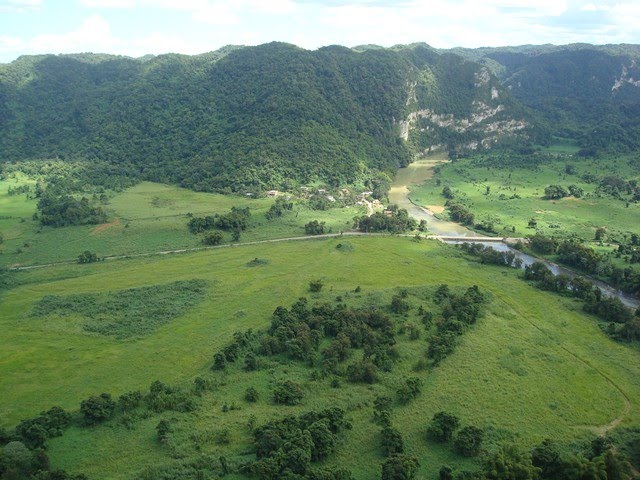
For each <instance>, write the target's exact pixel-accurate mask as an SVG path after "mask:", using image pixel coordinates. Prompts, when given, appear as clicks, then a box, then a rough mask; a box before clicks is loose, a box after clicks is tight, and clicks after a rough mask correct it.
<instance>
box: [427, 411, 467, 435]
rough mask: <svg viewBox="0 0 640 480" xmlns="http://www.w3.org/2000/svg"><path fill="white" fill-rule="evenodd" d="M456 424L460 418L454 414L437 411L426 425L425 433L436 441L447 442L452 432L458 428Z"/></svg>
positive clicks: (458, 423)
mask: <svg viewBox="0 0 640 480" xmlns="http://www.w3.org/2000/svg"><path fill="white" fill-rule="evenodd" d="M458 425H460V420H459V419H458V417H456V416H455V415H452V414H450V413H447V412H438V413H436V414H435V415H434V416H433V418H432V419H431V423H429V426H428V427H427V435H428V436H429V438H431V439H433V440H435V441H436V442H448V441H449V440H451V438H452V437H453V432H454V431H455V430H456V429H457V428H458Z"/></svg>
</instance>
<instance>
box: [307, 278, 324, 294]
mask: <svg viewBox="0 0 640 480" xmlns="http://www.w3.org/2000/svg"><path fill="white" fill-rule="evenodd" d="M322 287H324V283H322V280H321V279H318V280H312V281H311V282H309V291H310V292H313V293H317V292H319V291H320V290H322Z"/></svg>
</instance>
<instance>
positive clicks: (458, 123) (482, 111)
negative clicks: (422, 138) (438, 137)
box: [399, 101, 529, 150]
mask: <svg viewBox="0 0 640 480" xmlns="http://www.w3.org/2000/svg"><path fill="white" fill-rule="evenodd" d="M473 107H474V108H473V110H474V111H473V113H472V114H471V115H469V116H468V117H464V118H456V117H455V116H454V115H452V114H438V113H435V112H434V111H433V110H430V109H428V108H426V109H422V110H417V111H415V112H411V113H409V115H407V118H406V120H403V121H401V122H399V123H400V136H401V137H402V138H403V139H404V140H409V134H410V131H411V130H413V129H414V128H415V124H416V123H417V122H418V120H420V119H424V120H426V121H427V122H428V123H429V124H431V125H430V126H426V127H423V128H420V129H419V131H420V132H427V131H429V130H430V128H432V127H439V128H445V129H449V130H452V131H455V132H458V133H464V132H468V131H470V130H475V131H478V132H481V133H483V134H484V138H483V139H482V140H481V141H480V142H476V141H474V142H470V143H468V144H466V145H465V147H466V148H468V149H472V150H475V149H477V148H478V146H479V145H481V146H482V147H484V148H488V147H490V146H491V144H493V143H495V141H497V140H498V138H499V137H501V136H503V135H509V134H511V135H513V134H515V133H517V132H519V131H521V130H524V129H525V128H527V127H528V126H529V124H528V123H527V122H525V121H524V120H516V119H514V118H506V119H495V120H494V121H491V122H489V121H488V120H490V119H493V117H495V116H496V115H498V114H499V113H500V112H503V111H504V110H505V107H504V105H497V106H495V107H490V106H489V105H487V104H485V103H483V102H480V101H474V102H473Z"/></svg>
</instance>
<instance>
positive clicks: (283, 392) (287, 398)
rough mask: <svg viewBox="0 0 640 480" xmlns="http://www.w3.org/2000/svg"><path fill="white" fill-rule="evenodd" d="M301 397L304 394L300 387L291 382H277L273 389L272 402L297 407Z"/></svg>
mask: <svg viewBox="0 0 640 480" xmlns="http://www.w3.org/2000/svg"><path fill="white" fill-rule="evenodd" d="M303 397H304V392H303V391H302V388H300V385H298V384H297V383H295V382H292V381H291V380H284V381H281V382H278V384H277V385H276V387H275V388H274V389H273V401H274V402H275V403H279V404H282V405H298V404H299V403H300V402H302V398H303Z"/></svg>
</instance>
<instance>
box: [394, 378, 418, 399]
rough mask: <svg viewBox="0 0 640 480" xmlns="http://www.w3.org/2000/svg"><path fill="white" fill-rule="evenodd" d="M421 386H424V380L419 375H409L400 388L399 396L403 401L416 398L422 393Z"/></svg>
mask: <svg viewBox="0 0 640 480" xmlns="http://www.w3.org/2000/svg"><path fill="white" fill-rule="evenodd" d="M420 387H422V380H421V379H420V378H418V377H409V378H407V379H406V380H405V382H404V383H403V384H402V385H401V386H400V387H399V388H398V390H397V393H398V398H399V399H400V401H401V402H402V403H408V402H409V401H410V400H412V399H414V398H416V397H417V396H418V394H419V393H420Z"/></svg>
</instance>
